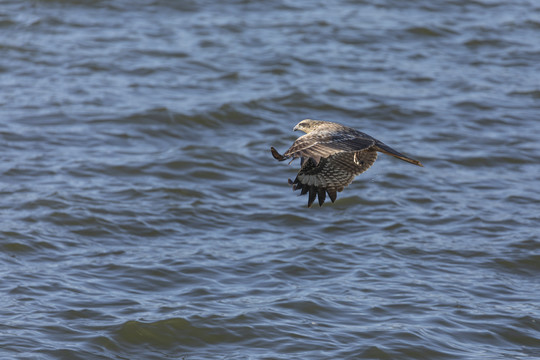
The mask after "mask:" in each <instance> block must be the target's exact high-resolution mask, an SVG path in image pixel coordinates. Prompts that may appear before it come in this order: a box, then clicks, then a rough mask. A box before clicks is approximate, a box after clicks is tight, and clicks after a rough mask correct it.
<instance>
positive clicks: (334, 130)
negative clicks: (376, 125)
mask: <svg viewBox="0 0 540 360" xmlns="http://www.w3.org/2000/svg"><path fill="white" fill-rule="evenodd" d="M293 130H294V131H296V130H300V131H303V132H305V133H306V134H305V135H302V136H300V137H299V138H298V139H296V141H295V142H294V143H293V144H292V146H291V147H290V148H289V150H287V151H286V152H285V153H284V154H283V155H281V154H280V153H279V152H277V150H276V149H274V147H271V148H270V150H271V151H272V155H273V156H274V158H275V159H277V160H279V161H284V160H287V159H289V158H292V159H291V161H290V162H289V164H290V163H291V162H292V161H293V160H294V159H296V158H300V159H301V160H300V161H301V168H300V171H298V174H297V176H296V179H294V181H292V180H291V179H289V185H292V188H293V190H300V195H304V194H307V193H309V197H308V207H311V205H312V204H313V201H315V199H316V198H317V196H318V197H319V206H322V204H323V203H324V201H325V199H326V194H328V196H329V197H330V200H332V202H334V201H336V197H337V193H338V192H340V191H342V190H343V188H344V187H345V186H347V185H349V184H350V183H351V182H352V181H353V179H354V177H355V176H356V175H359V174H361V173H363V172H364V171H366V170H367V169H369V167H370V166H371V165H373V163H374V162H375V159H377V151H378V152H381V153H383V154H386V155H391V156H394V157H397V158H398V159H401V160H403V161H406V162H408V163H411V164H414V165H418V166H423V165H422V164H421V163H420V161H418V160H414V159H411V158H410V157H407V156H405V155H403V154H401V153H400V152H397V151H396V150H394V149H392V148H391V147H390V146H388V145H386V144H385V143H383V142H382V141H379V140H377V139H375V138H373V137H371V136H369V135H368V134H365V133H363V132H360V131H357V130H355V129H353V128H350V127H347V126H344V125H341V124H338V123H334V122H330V121H322V120H311V119H305V120H302V121H300V122H299V123H298V124H296V126H295V127H294V129H293Z"/></svg>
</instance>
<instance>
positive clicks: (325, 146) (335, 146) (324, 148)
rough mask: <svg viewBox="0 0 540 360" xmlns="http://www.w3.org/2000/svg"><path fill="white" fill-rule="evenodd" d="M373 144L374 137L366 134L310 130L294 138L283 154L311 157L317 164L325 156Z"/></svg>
mask: <svg viewBox="0 0 540 360" xmlns="http://www.w3.org/2000/svg"><path fill="white" fill-rule="evenodd" d="M374 144H375V139H373V138H372V137H370V136H369V135H367V134H364V133H360V132H358V131H355V132H327V131H324V132H317V131H315V132H312V133H309V134H306V135H304V136H301V137H299V138H298V139H296V141H295V142H294V144H293V145H292V146H291V147H290V148H289V150H287V151H286V152H285V153H284V154H283V156H284V157H285V158H289V157H292V158H293V159H296V158H298V157H300V158H311V159H313V160H315V163H316V164H318V163H319V161H320V159H321V158H326V157H329V156H331V155H335V154H338V153H340V152H351V151H358V150H364V149H368V148H369V147H371V146H373V145H374Z"/></svg>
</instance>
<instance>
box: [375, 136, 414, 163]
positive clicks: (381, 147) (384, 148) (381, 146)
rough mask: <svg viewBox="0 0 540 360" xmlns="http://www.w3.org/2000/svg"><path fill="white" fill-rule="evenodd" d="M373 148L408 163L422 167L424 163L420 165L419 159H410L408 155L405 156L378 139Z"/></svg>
mask: <svg viewBox="0 0 540 360" xmlns="http://www.w3.org/2000/svg"><path fill="white" fill-rule="evenodd" d="M374 149H375V150H377V151H379V152H382V153H383V154H386V155H391V156H393V157H397V158H398V159H401V160H403V161H406V162H408V163H411V164H414V165H417V166H422V167H424V165H422V163H421V162H420V161H418V160H414V159H411V158H410V157H407V156H405V155H403V154H402V153H400V152H397V151H396V150H394V149H392V148H391V147H390V146H388V145H386V144H384V143H382V142H380V141H378V142H377V143H376V144H375V146H374Z"/></svg>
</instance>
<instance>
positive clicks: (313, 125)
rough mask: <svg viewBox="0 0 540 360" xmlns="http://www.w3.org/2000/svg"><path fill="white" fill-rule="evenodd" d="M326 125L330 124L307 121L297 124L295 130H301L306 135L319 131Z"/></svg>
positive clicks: (319, 121)
mask: <svg viewBox="0 0 540 360" xmlns="http://www.w3.org/2000/svg"><path fill="white" fill-rule="evenodd" d="M326 123H328V121H322V120H311V119H305V120H302V121H300V122H299V123H298V124H296V126H295V127H294V128H293V130H294V131H296V130H300V131H303V132H305V133H306V134H309V133H310V132H312V131H313V130H315V129H317V128H318V127H319V126H320V125H322V124H326Z"/></svg>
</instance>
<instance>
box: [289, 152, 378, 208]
mask: <svg viewBox="0 0 540 360" xmlns="http://www.w3.org/2000/svg"><path fill="white" fill-rule="evenodd" d="M375 159H377V152H376V151H375V150H374V149H372V148H369V149H365V150H360V151H347V152H338V153H335V154H333V155H330V156H328V157H321V159H320V161H319V163H316V162H315V160H314V159H313V158H311V157H310V158H308V159H307V160H306V161H305V162H304V164H303V166H302V168H301V169H300V171H299V172H298V175H297V176H296V179H295V180H294V181H292V180H289V183H290V184H291V185H292V186H293V190H300V191H301V192H300V195H304V194H306V193H308V192H309V199H308V207H311V204H313V201H315V198H316V197H317V195H318V197H319V205H322V204H323V203H324V201H325V199H326V194H328V196H330V199H331V200H332V202H334V201H335V200H336V197H337V192H339V191H342V190H343V188H344V187H345V186H347V185H349V184H350V183H351V182H352V181H353V179H354V177H355V176H356V175H358V174H361V173H363V172H364V171H366V170H367V169H368V168H369V167H370V166H371V165H373V163H374V162H375Z"/></svg>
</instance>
